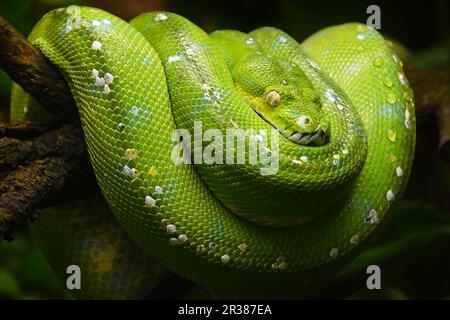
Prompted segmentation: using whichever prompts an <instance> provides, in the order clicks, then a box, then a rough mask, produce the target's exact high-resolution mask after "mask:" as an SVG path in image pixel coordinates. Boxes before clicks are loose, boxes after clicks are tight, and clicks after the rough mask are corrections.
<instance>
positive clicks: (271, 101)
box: [233, 55, 330, 146]
mask: <svg viewBox="0 0 450 320" xmlns="http://www.w3.org/2000/svg"><path fill="white" fill-rule="evenodd" d="M233 78H234V81H235V85H236V87H237V89H238V91H239V92H240V93H241V94H242V95H243V96H244V98H245V99H246V101H247V103H248V104H249V105H250V106H251V107H252V108H253V110H254V111H255V112H256V113H258V114H259V115H260V116H261V118H263V119H264V120H265V121H266V122H268V123H269V124H270V125H272V126H273V127H274V128H276V129H277V130H278V131H279V132H280V133H281V134H282V135H283V136H284V137H286V138H287V139H289V140H290V141H292V142H294V143H297V144H301V145H311V146H320V145H323V144H325V143H326V142H327V141H328V136H329V131H330V130H329V122H328V121H327V120H326V119H325V116H324V112H323V109H322V104H321V99H320V96H319V94H318V93H317V91H316V90H315V88H314V87H313V85H312V83H311V82H310V80H309V79H308V77H307V75H306V74H305V73H304V72H303V71H302V70H301V69H300V68H299V67H298V66H296V65H293V64H290V63H287V62H285V61H281V60H278V59H276V58H272V57H267V56H261V55H255V56H252V57H251V58H248V59H245V60H244V61H241V63H238V64H237V65H236V67H235V68H234V70H233Z"/></svg>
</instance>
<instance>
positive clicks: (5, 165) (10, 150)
mask: <svg viewBox="0 0 450 320" xmlns="http://www.w3.org/2000/svg"><path fill="white" fill-rule="evenodd" d="M83 141H84V140H83V138H82V132H81V128H79V127H78V128H77V127H73V126H71V125H67V126H64V127H62V128H61V129H58V130H55V131H51V132H48V133H45V134H43V135H41V136H39V137H37V138H34V139H32V140H26V141H19V140H16V139H10V138H2V139H0V154H1V155H2V156H1V157H0V170H1V172H2V173H3V176H4V177H3V179H2V180H0V239H1V238H2V237H3V238H5V239H9V238H11V232H12V231H13V230H14V228H15V227H16V226H17V225H19V224H21V223H23V222H24V221H26V220H27V219H29V218H31V217H32V215H33V214H34V212H35V210H36V209H37V208H39V207H42V206H43V205H45V204H47V203H49V202H50V201H51V200H53V199H54V198H55V195H59V194H60V192H61V191H62V190H63V189H64V187H65V186H66V185H67V183H68V182H70V181H72V180H73V179H74V178H75V177H77V176H78V175H79V174H80V171H81V168H82V166H83V159H84V158H85V157H84V156H85V150H86V148H85V145H84V142H83ZM21 164H24V165H21ZM11 168H13V169H12V170H10V171H8V169H11Z"/></svg>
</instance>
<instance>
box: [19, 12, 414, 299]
mask: <svg viewBox="0 0 450 320" xmlns="http://www.w3.org/2000/svg"><path fill="white" fill-rule="evenodd" d="M29 39H30V41H31V42H32V43H33V44H35V45H36V46H37V47H39V48H40V49H41V50H42V52H43V53H44V55H46V56H47V57H48V58H49V59H50V60H51V61H52V62H53V63H54V64H55V65H56V66H57V67H58V68H59V69H60V70H61V72H62V74H63V75H64V77H65V78H66V80H67V82H68V84H69V86H70V88H71V90H72V93H73V96H74V98H75V101H76V104H77V107H78V110H79V114H80V118H81V122H82V126H83V130H84V134H85V138H86V142H87V146H88V151H89V155H90V159H91V163H92V166H93V168H94V172H95V175H96V178H97V180H98V183H99V185H100V187H101V190H102V193H103V195H104V197H105V198H106V200H107V202H108V205H109V207H110V209H111V211H112V212H113V213H114V215H115V217H116V218H117V219H118V221H119V223H120V225H121V227H122V228H123V229H124V230H125V231H126V233H127V234H128V235H129V236H130V237H131V238H132V239H133V241H134V242H135V243H137V244H138V245H139V247H140V248H142V249H143V250H144V251H145V253H146V254H148V255H149V256H150V257H151V258H153V259H154V260H156V261H157V262H159V263H161V264H162V265H164V266H166V267H168V268H170V269H171V270H173V271H175V272H176V273H178V274H180V275H182V276H184V277H186V278H188V279H191V280H193V281H195V282H198V283H201V284H204V285H207V286H210V287H218V288H229V289H233V290H238V291H252V292H265V291H269V292H290V291H298V290H300V291H302V290H305V291H306V290H307V288H310V287H313V286H315V285H316V283H317V282H321V281H323V279H326V278H327V277H329V275H330V274H331V275H332V274H333V272H332V270H334V269H336V268H338V267H339V266H340V265H342V264H343V263H344V262H345V261H346V260H348V258H349V257H351V256H352V254H351V253H354V252H356V251H358V250H357V249H356V248H358V247H359V244H360V243H361V242H362V241H363V240H364V239H365V238H366V237H367V236H368V235H369V234H370V233H371V232H372V231H373V230H374V229H375V228H376V226H377V225H378V223H379V222H380V221H382V220H383V219H384V217H385V215H386V212H387V211H388V209H389V207H390V206H391V205H392V203H393V201H394V200H396V199H398V198H399V197H400V195H401V193H402V192H403V190H404V188H405V185H406V183H407V180H408V176H409V172H410V169H411V161H412V157H413V150H414V144H415V119H414V103H413V96H412V92H411V90H410V88H409V86H408V83H407V80H406V78H405V76H404V74H403V71H402V66H401V61H400V60H399V59H398V57H397V56H396V55H395V53H394V52H393V50H392V49H391V48H390V47H389V45H388V44H387V43H386V42H385V40H384V39H383V38H382V36H381V35H380V34H379V33H378V32H377V31H375V30H373V29H372V28H369V27H367V26H365V25H362V24H357V23H349V24H344V25H341V26H336V27H330V28H327V29H324V30H322V31H319V32H318V33H316V34H315V35H313V36H311V37H310V38H308V39H307V40H306V41H304V42H303V43H302V44H301V45H299V44H298V43H297V42H296V41H295V40H294V39H293V38H291V37H290V36H289V35H287V34H286V33H284V32H283V31H281V30H278V29H275V28H261V29H257V30H255V31H253V32H251V33H249V34H244V33H241V32H237V31H231V30H228V31H217V32H214V33H212V34H211V35H208V34H206V33H205V32H204V31H202V30H201V29H200V28H198V27H197V26H195V25H194V24H192V23H191V22H189V21H188V20H186V19H185V18H183V17H180V16H178V15H176V14H173V13H167V12H152V13H147V14H143V15H141V16H139V17H137V18H135V19H134V20H132V21H131V22H130V23H126V22H124V21H122V20H121V19H119V18H117V17H115V16H113V15H111V14H109V13H106V12H104V11H101V10H99V9H94V8H88V7H69V8H67V9H58V10H54V11H52V12H50V13H48V14H47V15H46V16H45V17H44V18H42V20H41V21H40V22H39V23H38V24H37V25H36V27H35V28H34V30H33V31H32V33H31V35H30V37H29ZM24 98H26V96H25V95H24V93H23V92H22V91H21V89H20V88H18V87H15V88H14V90H13V99H12V100H13V109H14V110H19V112H17V113H16V115H15V117H16V118H20V117H22V116H23V114H21V113H20V110H23V105H21V106H20V108H18V107H17V105H18V104H19V101H21V102H22V103H23V101H24ZM33 108H34V109H38V106H34V107H33ZM32 113H33V112H32V110H31V109H30V107H27V114H26V115H25V116H28V118H29V119H31V120H32ZM37 113H39V112H37ZM41 114H42V113H41ZM36 121H37V120H36ZM199 122H201V125H202V130H203V131H204V132H205V130H208V129H214V130H218V131H216V132H219V133H222V134H223V136H225V135H226V134H225V131H226V129H228V128H232V129H235V130H237V131H238V132H246V135H245V137H246V138H248V141H251V139H256V140H258V139H260V138H261V134H262V135H263V134H265V133H267V134H266V136H264V137H263V138H267V139H268V145H267V147H265V148H264V150H265V152H266V154H269V155H274V154H276V155H277V170H276V172H274V173H273V174H267V172H266V174H262V173H263V171H264V169H268V167H269V166H268V165H267V163H256V164H248V163H243V164H227V163H225V162H224V163H223V164H222V163H217V162H216V163H205V162H203V163H196V164H195V165H189V164H180V163H175V162H174V161H173V160H172V159H173V150H174V146H175V145H176V142H177V141H174V139H173V133H174V130H175V129H177V128H178V129H180V128H181V129H186V130H187V131H188V132H190V133H191V134H192V135H193V136H195V133H194V127H195V125H196V123H199ZM252 130H253V131H252ZM273 130H276V131H275V132H276V135H275V136H274V135H273V133H272V132H273ZM260 133H261V134H260ZM275 139H276V140H277V141H278V144H277V145H275ZM203 140H204V141H203V144H204V145H207V144H208V141H205V140H208V139H205V137H203ZM188 147H191V149H192V150H191V151H195V147H194V146H193V143H192V146H190V145H189V146H188ZM188 149H189V148H188ZM275 149H276V150H275ZM181 150H183V149H181ZM184 151H185V153H188V152H187V151H188V150H186V148H185V149H184ZM217 152H218V151H216V155H217ZM194 153H195V152H193V153H192V157H194ZM232 154H233V155H234V151H233V153H232ZM245 155H246V157H247V158H248V156H249V149H248V148H247V149H245ZM90 215H91V216H90V217H89V219H92V216H93V215H95V212H91V213H90ZM50 216H51V215H50ZM57 219H58V215H54V217H53V219H50V218H45V217H44V215H43V216H42V217H41V218H40V219H38V221H37V223H35V226H34V227H33V228H34V229H35V230H37V231H36V232H37V233H38V234H40V237H41V239H44V240H45V241H43V244H42V246H43V247H44V248H45V247H46V246H47V247H53V248H54V247H55V246H56V245H57V246H58V248H59V249H58V250H59V251H58V252H64V256H65V257H68V258H67V259H66V260H70V259H71V258H70V254H69V253H70V250H71V249H70V247H71V246H70V245H67V244H66V245H65V244H64V243H65V242H64V241H67V240H70V241H71V242H72V247H76V246H74V245H73V243H80V242H82V243H83V245H82V246H83V248H84V249H86V246H87V245H89V244H91V245H93V243H94V242H95V241H94V240H92V239H95V237H96V236H97V237H98V236H99V232H100V231H99V230H100V229H99V230H97V231H95V228H91V229H92V230H93V231H92V232H93V234H91V235H90V237H91V239H90V240H89V241H90V242H89V241H87V240H86V239H84V240H83V239H67V238H68V236H67V235H72V234H71V233H70V231H60V232H58V234H60V237H62V238H64V237H65V238H66V239H65V240H64V241H63V240H61V239H56V238H57V235H56V234H55V233H52V231H55V230H57V229H59V230H62V229H65V230H70V229H71V228H72V226H71V223H70V219H68V220H66V221H59V222H57V223H56V222H55V221H54V220H57ZM89 219H86V221H87V220H89ZM51 220H53V222H52V221H51ZM77 221H78V222H80V221H83V219H78V220H77ZM91 224H92V223H91ZM93 224H95V223H93ZM52 225H53V227H52ZM55 226H58V227H57V228H56V227H55ZM86 228H87V227H86ZM98 228H100V224H98ZM86 230H88V229H86ZM89 230H90V229H89ZM114 230H115V231H114V232H117V234H119V232H120V231H118V230H119V228H115V229H114ZM110 238H111V237H110ZM112 238H114V236H113V237H112ZM117 238H119V236H117ZM55 239H56V240H55ZM83 241H84V242H83ZM130 246H133V245H130ZM64 248H66V249H64ZM77 248H78V249H77V250H79V248H80V247H79V246H78V247H77ZM74 250H75V249H74ZM136 250H137V249H136ZM44 251H45V250H44ZM53 254H54V252H53ZM99 254H100V255H101V252H97V256H98V255H99ZM93 255H94V256H95V254H91V255H90V258H91V260H92V257H93ZM115 256H118V253H117V252H115ZM120 256H121V257H122V258H121V259H122V260H120V261H121V263H122V266H123V265H124V264H127V263H128V262H126V261H125V260H126V259H125V258H123V257H124V256H125V257H126V255H123V254H122V255H120ZM73 257H74V256H72V258H73ZM109 258H110V260H108V261H110V262H111V261H112V262H114V263H117V261H115V260H114V259H113V258H111V257H109ZM86 259H88V258H86ZM50 260H53V261H55V260H58V258H53V259H50ZM72 260H73V261H72V263H73V264H79V263H78V261H75V260H76V259H75V258H73V259H72ZM94 260H95V259H94ZM134 260H136V259H134ZM134 260H133V259H130V261H134ZM81 262H82V261H80V263H81ZM112 262H111V263H112ZM130 263H131V262H130ZM103 266H104V264H103ZM82 269H83V268H82ZM106 269H107V270H112V267H111V266H109V268H108V267H107V268H106ZM61 271H62V270H59V272H61ZM91 271H92V272H98V271H99V270H92V269H91ZM115 276H116V277H120V276H121V275H120V274H117V273H116V275H115ZM100 278H101V277H99V278H97V279H96V280H98V283H101V279H100ZM99 279H100V280H99ZM103 280H105V279H103ZM122 285H123V284H122ZM98 286H101V284H98ZM123 286H126V284H125V285H123ZM106 287H107V286H105V288H106ZM99 295H100V296H101V294H97V296H99ZM87 296H89V293H88V294H87Z"/></svg>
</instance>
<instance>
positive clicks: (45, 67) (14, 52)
mask: <svg viewBox="0 0 450 320" xmlns="http://www.w3.org/2000/svg"><path fill="white" fill-rule="evenodd" d="M0 68H1V69H3V70H5V72H6V73H8V75H9V76H10V77H11V79H12V80H14V81H15V82H16V83H18V84H19V85H20V86H21V87H22V88H23V89H24V90H25V91H26V92H28V93H29V94H30V95H31V96H32V97H34V98H35V99H36V100H37V101H38V102H39V103H40V104H41V105H42V106H44V108H46V110H48V111H49V112H50V113H51V114H53V115H55V116H56V117H57V118H59V119H62V120H64V121H65V122H67V121H69V120H73V119H76V115H77V113H76V108H75V102H74V100H73V98H72V95H71V93H70V89H69V86H68V85H67V83H66V81H65V80H64V78H63V77H62V76H61V74H60V73H59V71H58V70H57V69H56V68H55V67H54V66H53V65H52V64H51V63H50V61H48V59H47V58H46V57H45V56H44V55H43V54H42V53H41V52H40V51H39V49H37V48H36V47H34V46H33V45H31V44H30V43H29V42H28V41H27V40H26V39H25V38H24V37H23V36H22V35H21V34H20V33H19V32H18V31H17V30H16V29H15V28H14V27H13V26H11V25H10V24H9V23H8V22H7V21H6V20H5V19H4V18H3V17H2V16H0Z"/></svg>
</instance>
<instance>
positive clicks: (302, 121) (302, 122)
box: [297, 116, 311, 128]
mask: <svg viewBox="0 0 450 320" xmlns="http://www.w3.org/2000/svg"><path fill="white" fill-rule="evenodd" d="M310 121H311V120H309V118H308V117H306V116H300V117H298V119H297V124H298V126H299V127H300V128H305V127H306V126H307V125H308V124H309V122H310Z"/></svg>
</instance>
